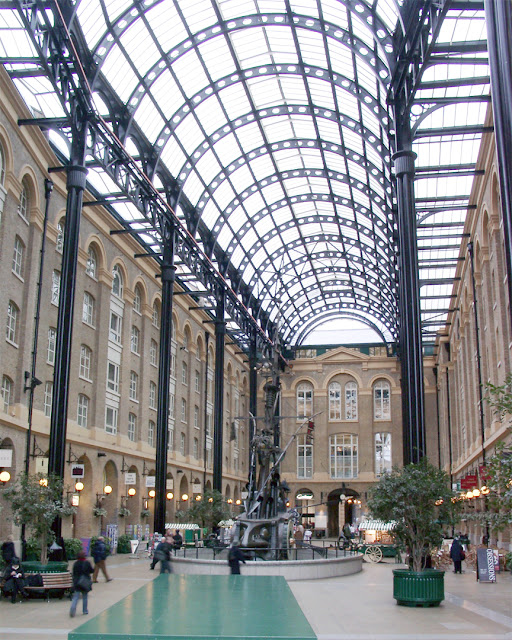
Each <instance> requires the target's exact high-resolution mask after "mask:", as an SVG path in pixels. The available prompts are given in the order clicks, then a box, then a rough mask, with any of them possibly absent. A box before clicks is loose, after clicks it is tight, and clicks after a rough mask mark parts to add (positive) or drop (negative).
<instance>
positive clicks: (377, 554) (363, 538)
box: [357, 520, 400, 562]
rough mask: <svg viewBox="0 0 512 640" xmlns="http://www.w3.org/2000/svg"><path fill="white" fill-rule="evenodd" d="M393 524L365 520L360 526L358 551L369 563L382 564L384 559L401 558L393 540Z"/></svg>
mask: <svg viewBox="0 0 512 640" xmlns="http://www.w3.org/2000/svg"><path fill="white" fill-rule="evenodd" d="M393 527H394V523H393V522H382V521H381V520H364V521H363V522H361V524H360V525H359V541H358V543H357V550H358V551H360V552H361V553H363V554H364V559H365V560H366V561H368V562H380V561H381V560H382V558H397V557H398V558H399V557H400V554H399V550H398V547H397V545H396V544H395V541H394V540H393V534H392V531H393Z"/></svg>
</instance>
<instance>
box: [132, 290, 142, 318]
mask: <svg viewBox="0 0 512 640" xmlns="http://www.w3.org/2000/svg"><path fill="white" fill-rule="evenodd" d="M133 310H134V311H135V313H138V314H140V313H141V311H142V294H141V292H140V286H139V285H136V287H135V292H134V296H133Z"/></svg>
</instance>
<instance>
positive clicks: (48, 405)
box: [44, 382, 53, 418]
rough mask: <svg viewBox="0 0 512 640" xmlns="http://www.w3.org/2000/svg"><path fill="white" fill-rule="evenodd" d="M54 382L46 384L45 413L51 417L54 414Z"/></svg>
mask: <svg viewBox="0 0 512 640" xmlns="http://www.w3.org/2000/svg"><path fill="white" fill-rule="evenodd" d="M52 402H53V382H45V385H44V415H45V416H46V417H47V418H49V417H50V416H51V415H52Z"/></svg>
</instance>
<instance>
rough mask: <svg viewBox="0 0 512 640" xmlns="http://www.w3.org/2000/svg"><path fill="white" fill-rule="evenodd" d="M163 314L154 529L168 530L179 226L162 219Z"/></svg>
mask: <svg viewBox="0 0 512 640" xmlns="http://www.w3.org/2000/svg"><path fill="white" fill-rule="evenodd" d="M162 245H163V246H162V253H163V259H162V318H161V322H160V350H159V359H158V402H157V416H156V477H155V492H156V495H155V519H154V530H155V531H158V532H159V533H164V531H165V506H166V502H165V501H166V491H167V449H168V445H169V383H170V375H171V343H172V298H173V294H174V281H175V278H176V267H175V265H174V250H175V230H174V225H173V223H172V222H171V221H169V220H164V221H163V222H162Z"/></svg>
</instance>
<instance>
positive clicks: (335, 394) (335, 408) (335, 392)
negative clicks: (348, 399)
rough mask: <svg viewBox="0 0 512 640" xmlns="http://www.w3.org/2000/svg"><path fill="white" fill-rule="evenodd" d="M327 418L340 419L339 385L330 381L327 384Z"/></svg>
mask: <svg viewBox="0 0 512 640" xmlns="http://www.w3.org/2000/svg"><path fill="white" fill-rule="evenodd" d="M329 420H341V385H340V384H339V382H332V383H331V384H330V385H329Z"/></svg>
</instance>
